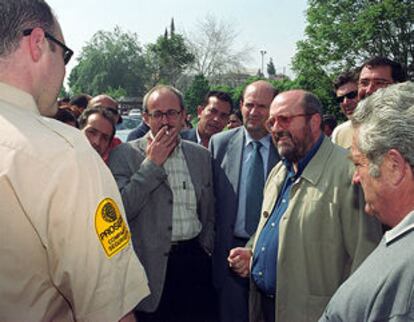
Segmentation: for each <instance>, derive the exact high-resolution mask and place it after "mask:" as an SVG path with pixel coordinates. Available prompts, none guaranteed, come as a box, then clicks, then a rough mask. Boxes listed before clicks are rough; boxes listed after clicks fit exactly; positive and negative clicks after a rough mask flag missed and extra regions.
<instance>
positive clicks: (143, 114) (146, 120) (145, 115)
mask: <svg viewBox="0 0 414 322" xmlns="http://www.w3.org/2000/svg"><path fill="white" fill-rule="evenodd" d="M142 116H143V117H144V122H145V123H147V125H149V115H148V113H147V112H143V113H142Z"/></svg>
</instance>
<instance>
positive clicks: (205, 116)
mask: <svg viewBox="0 0 414 322" xmlns="http://www.w3.org/2000/svg"><path fill="white" fill-rule="evenodd" d="M232 108H233V101H232V99H231V97H230V95H229V94H227V93H226V92H222V91H209V92H208V93H207V95H206V96H205V98H204V101H203V103H202V104H201V105H200V106H198V107H197V113H198V119H199V121H198V124H197V127H196V128H194V129H189V130H184V131H182V132H181V134H180V135H181V138H183V139H184V140H189V141H193V142H196V143H199V144H201V145H203V146H204V147H206V148H207V147H208V142H209V141H210V138H211V136H212V135H213V134H216V133H219V132H221V131H222V130H223V129H224V127H225V126H226V125H227V121H228V120H229V116H230V114H231V111H232Z"/></svg>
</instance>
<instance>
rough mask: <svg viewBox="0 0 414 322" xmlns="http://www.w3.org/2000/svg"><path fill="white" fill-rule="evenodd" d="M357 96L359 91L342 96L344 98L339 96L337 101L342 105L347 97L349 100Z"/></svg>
mask: <svg viewBox="0 0 414 322" xmlns="http://www.w3.org/2000/svg"><path fill="white" fill-rule="evenodd" d="M357 95H358V91H353V92H349V93H347V94H345V95H342V96H338V97H337V98H336V101H337V102H338V103H339V104H341V103H342V102H343V101H344V100H345V97H346V98H347V99H350V100H351V99H354V98H355V97H357Z"/></svg>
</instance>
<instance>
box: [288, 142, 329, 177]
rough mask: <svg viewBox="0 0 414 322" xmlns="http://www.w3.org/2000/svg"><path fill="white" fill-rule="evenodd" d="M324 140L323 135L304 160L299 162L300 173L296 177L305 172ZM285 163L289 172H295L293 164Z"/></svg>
mask: <svg viewBox="0 0 414 322" xmlns="http://www.w3.org/2000/svg"><path fill="white" fill-rule="evenodd" d="M323 138H324V135H323V134H321V135H320V136H319V139H318V141H316V143H315V144H314V145H313V146H312V148H311V149H310V150H309V151H308V153H306V155H305V156H304V157H303V158H302V159H300V160H299V162H298V172H297V173H296V174H295V176H296V177H299V176H300V175H301V174H302V172H303V170H305V168H306V166H307V165H308V163H309V162H310V160H312V158H313V157H314V155H315V154H316V152H318V150H319V147H320V146H321V144H322V142H323ZM283 163H284V165H285V166H286V168H287V170H288V172H293V162H291V161H288V160H286V159H283Z"/></svg>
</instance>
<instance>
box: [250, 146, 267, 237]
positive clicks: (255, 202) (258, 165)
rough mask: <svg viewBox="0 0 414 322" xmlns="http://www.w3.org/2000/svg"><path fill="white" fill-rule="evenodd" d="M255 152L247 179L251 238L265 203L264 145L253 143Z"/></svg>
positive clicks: (251, 158)
mask: <svg viewBox="0 0 414 322" xmlns="http://www.w3.org/2000/svg"><path fill="white" fill-rule="evenodd" d="M252 144H253V151H252V154H251V157H250V160H249V163H248V165H247V166H248V168H247V178H246V222H245V229H246V232H247V233H248V234H249V235H250V236H251V235H252V234H253V233H254V232H255V231H256V228H257V224H258V223H259V218H260V209H261V207H262V202H263V186H264V170H263V160H262V155H261V154H260V148H261V147H262V144H261V143H260V142H259V141H253V142H252Z"/></svg>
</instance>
